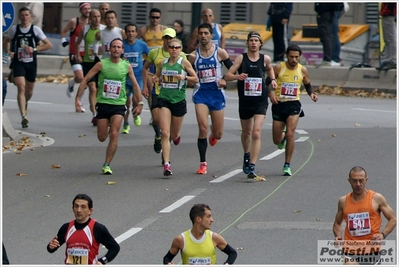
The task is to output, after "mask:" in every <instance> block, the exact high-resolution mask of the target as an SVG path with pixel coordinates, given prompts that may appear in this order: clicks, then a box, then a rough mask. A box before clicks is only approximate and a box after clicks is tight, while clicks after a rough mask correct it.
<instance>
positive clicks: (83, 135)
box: [78, 134, 86, 137]
mask: <svg viewBox="0 0 399 267" xmlns="http://www.w3.org/2000/svg"><path fill="white" fill-rule="evenodd" d="M85 136H86V135H85V134H80V135H79V136H78V137H85Z"/></svg>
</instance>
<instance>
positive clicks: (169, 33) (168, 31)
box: [162, 28, 176, 38]
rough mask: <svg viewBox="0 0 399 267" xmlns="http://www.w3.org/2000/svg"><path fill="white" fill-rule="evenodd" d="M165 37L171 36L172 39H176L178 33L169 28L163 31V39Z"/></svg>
mask: <svg viewBox="0 0 399 267" xmlns="http://www.w3.org/2000/svg"><path fill="white" fill-rule="evenodd" d="M164 36H170V37H172V38H174V37H176V31H175V30H174V29H172V28H167V29H165V30H164V31H163V33H162V37H164Z"/></svg>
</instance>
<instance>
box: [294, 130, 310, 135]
mask: <svg viewBox="0 0 399 267" xmlns="http://www.w3.org/2000/svg"><path fill="white" fill-rule="evenodd" d="M295 132H297V133H298V134H308V132H307V131H305V130H295Z"/></svg>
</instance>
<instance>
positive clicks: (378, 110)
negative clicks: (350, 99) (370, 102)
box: [352, 108, 396, 113]
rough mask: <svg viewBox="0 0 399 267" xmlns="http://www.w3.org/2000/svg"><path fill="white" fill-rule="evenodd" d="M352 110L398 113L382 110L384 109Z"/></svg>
mask: <svg viewBox="0 0 399 267" xmlns="http://www.w3.org/2000/svg"><path fill="white" fill-rule="evenodd" d="M352 110H359V111H372V112H388V113H396V111H394V110H382V109H366V108H352Z"/></svg>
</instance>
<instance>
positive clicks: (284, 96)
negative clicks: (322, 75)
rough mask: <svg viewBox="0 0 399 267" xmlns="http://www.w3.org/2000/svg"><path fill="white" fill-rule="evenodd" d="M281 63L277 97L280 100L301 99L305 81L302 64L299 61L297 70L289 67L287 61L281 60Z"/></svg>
mask: <svg viewBox="0 0 399 267" xmlns="http://www.w3.org/2000/svg"><path fill="white" fill-rule="evenodd" d="M280 65H281V69H280V73H279V74H278V77H277V89H276V97H277V98H278V100H279V101H280V102H286V101H295V100H299V98H300V96H301V90H300V89H301V85H302V81H303V75H302V65H301V64H299V63H298V67H297V68H296V69H295V70H289V69H287V66H286V65H285V62H281V63H280Z"/></svg>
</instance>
